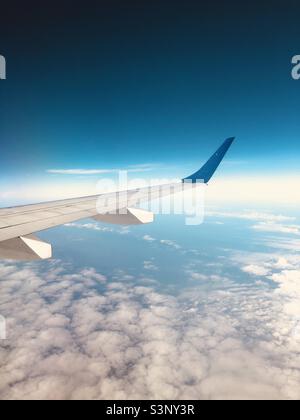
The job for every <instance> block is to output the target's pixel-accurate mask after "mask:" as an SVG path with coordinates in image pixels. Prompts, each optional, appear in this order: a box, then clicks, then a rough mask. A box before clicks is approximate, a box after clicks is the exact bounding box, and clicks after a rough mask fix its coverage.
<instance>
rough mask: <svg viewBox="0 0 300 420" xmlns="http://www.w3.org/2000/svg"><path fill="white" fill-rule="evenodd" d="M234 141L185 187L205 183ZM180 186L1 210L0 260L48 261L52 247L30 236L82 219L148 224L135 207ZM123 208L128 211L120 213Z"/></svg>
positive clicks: (145, 214)
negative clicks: (198, 182) (46, 259)
mask: <svg viewBox="0 0 300 420" xmlns="http://www.w3.org/2000/svg"><path fill="white" fill-rule="evenodd" d="M233 140H234V138H232V137H231V138H229V139H227V140H225V142H224V143H223V144H222V146H221V147H220V148H219V149H218V150H217V151H216V152H215V153H214V154H213V155H212V157H211V158H210V159H209V160H208V161H207V162H206V163H205V165H204V166H202V168H201V169H199V170H198V171H197V172H195V173H194V174H193V175H191V176H189V177H187V178H184V179H183V180H182V181H183V183H184V184H185V188H186V187H187V188H194V187H195V186H196V185H195V184H196V182H197V181H200V182H205V183H207V182H208V181H209V180H210V179H211V178H212V176H213V174H214V173H215V171H216V170H217V168H218V166H219V165H220V163H221V161H222V160H223V158H224V156H225V154H226V153H227V151H228V149H229V147H230V146H231V144H232V142H233ZM183 183H182V182H178V183H174V184H168V185H159V186H155V187H146V188H138V189H134V190H128V191H120V192H116V193H106V194H99V195H94V196H90V197H81V198H74V199H67V200H60V201H52V202H49V203H41V204H33V205H28V206H19V207H10V208H3V209H0V259H17V260H35V259H45V258H50V257H51V255H52V251H51V245H50V244H47V243H45V242H42V241H41V240H39V239H38V238H36V237H34V236H33V234H34V233H36V232H39V231H42V230H45V229H49V228H52V227H56V226H60V225H63V224H66V223H70V222H75V221H78V220H81V219H86V218H93V219H95V220H99V221H103V222H106V223H116V224H143V223H151V222H152V221H153V214H152V213H150V212H145V211H143V210H140V209H136V208H134V207H135V206H137V205H139V204H141V203H142V202H147V201H151V200H153V199H156V198H162V197H166V196H169V195H174V194H176V193H179V192H182V191H183V188H182V187H183ZM150 190H151V193H150V194H149V191H150ZM99 200H100V204H99ZM124 209H125V210H127V211H125V212H123V210H124ZM111 213H112V214H111Z"/></svg>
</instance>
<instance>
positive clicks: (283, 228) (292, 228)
mask: <svg viewBox="0 0 300 420" xmlns="http://www.w3.org/2000/svg"><path fill="white" fill-rule="evenodd" d="M252 229H254V230H258V231H261V232H273V233H291V234H294V235H300V226H299V225H283V224H279V223H274V222H262V223H259V224H257V225H254V226H252Z"/></svg>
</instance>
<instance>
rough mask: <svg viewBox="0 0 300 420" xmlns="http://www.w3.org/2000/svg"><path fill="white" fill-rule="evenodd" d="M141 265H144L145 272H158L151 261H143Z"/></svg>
mask: <svg viewBox="0 0 300 420" xmlns="http://www.w3.org/2000/svg"><path fill="white" fill-rule="evenodd" d="M143 265H144V269H145V270H150V271H151V270H152V271H157V270H158V267H157V266H156V265H155V264H154V263H153V261H152V260H151V261H144V263H143Z"/></svg>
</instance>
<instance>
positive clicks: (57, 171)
mask: <svg viewBox="0 0 300 420" xmlns="http://www.w3.org/2000/svg"><path fill="white" fill-rule="evenodd" d="M154 168H156V166H155V165H148V164H143V165H133V166H130V167H129V168H127V169H120V168H119V169H80V168H73V169H48V170H47V171H46V172H47V173H49V174H56V175H103V174H116V173H118V172H121V171H126V172H128V173H138V172H148V171H152V170H153V169H154Z"/></svg>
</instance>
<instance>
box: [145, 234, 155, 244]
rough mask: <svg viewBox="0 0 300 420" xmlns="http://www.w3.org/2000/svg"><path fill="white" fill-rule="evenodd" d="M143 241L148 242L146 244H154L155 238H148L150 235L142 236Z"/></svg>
mask: <svg viewBox="0 0 300 420" xmlns="http://www.w3.org/2000/svg"><path fill="white" fill-rule="evenodd" d="M143 239H144V241H148V242H154V241H156V239H155V238H152V236H150V235H144V236H143Z"/></svg>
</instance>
